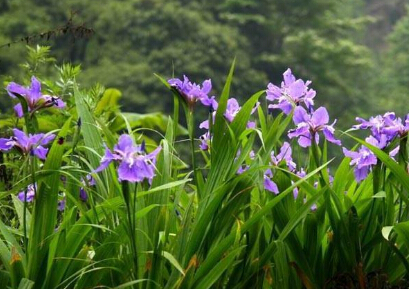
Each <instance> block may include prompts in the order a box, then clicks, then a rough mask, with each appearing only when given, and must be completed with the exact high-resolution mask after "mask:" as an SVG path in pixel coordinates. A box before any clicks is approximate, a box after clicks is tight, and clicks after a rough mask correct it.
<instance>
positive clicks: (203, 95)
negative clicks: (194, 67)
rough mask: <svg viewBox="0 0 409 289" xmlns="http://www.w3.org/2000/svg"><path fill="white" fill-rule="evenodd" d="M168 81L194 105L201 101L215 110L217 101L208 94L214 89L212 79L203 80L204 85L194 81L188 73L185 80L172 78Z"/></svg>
mask: <svg viewBox="0 0 409 289" xmlns="http://www.w3.org/2000/svg"><path fill="white" fill-rule="evenodd" d="M168 83H169V84H170V85H171V86H172V87H174V88H176V90H177V91H178V92H179V93H180V95H181V96H182V97H183V98H184V99H185V100H186V102H187V103H188V104H189V107H192V106H193V105H194V104H195V103H196V102H197V101H201V102H202V104H203V105H205V106H208V107H210V108H212V109H213V110H215V108H217V102H216V100H215V99H214V96H213V97H210V98H209V96H208V94H209V93H210V91H211V90H212V81H211V80H210V79H208V80H205V81H203V83H202V86H200V85H199V84H196V83H193V82H191V81H190V80H189V78H188V77H187V76H186V75H183V81H182V80H181V79H179V78H172V79H169V80H168Z"/></svg>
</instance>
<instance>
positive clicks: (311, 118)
mask: <svg viewBox="0 0 409 289" xmlns="http://www.w3.org/2000/svg"><path fill="white" fill-rule="evenodd" d="M293 120H294V123H295V124H296V125H297V128H295V129H292V130H290V131H289V132H288V137H289V138H294V137H298V143H299V145H300V146H302V147H309V146H311V139H312V138H313V137H314V138H315V142H316V143H317V144H318V143H319V135H318V132H319V131H322V132H323V134H324V137H325V138H326V140H327V141H329V142H332V143H334V144H336V145H341V141H339V140H337V139H336V138H335V137H334V131H335V130H334V124H335V123H336V120H335V121H334V122H333V123H332V124H331V125H328V122H329V116H328V112H327V110H326V109H325V107H322V106H321V107H320V108H318V109H317V110H316V111H314V112H313V113H312V114H308V113H307V111H306V110H305V109H304V108H303V107H301V106H297V107H296V108H295V110H294V117H293Z"/></svg>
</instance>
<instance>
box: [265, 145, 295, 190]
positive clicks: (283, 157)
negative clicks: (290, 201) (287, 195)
mask: <svg viewBox="0 0 409 289" xmlns="http://www.w3.org/2000/svg"><path fill="white" fill-rule="evenodd" d="M291 155H292V150H291V146H290V144H289V143H288V142H284V143H283V145H282V146H281V148H280V153H279V154H278V155H274V151H273V152H271V162H270V165H274V166H278V165H279V164H280V163H281V162H283V161H284V162H285V163H286V165H287V167H288V169H289V170H290V171H295V168H296V164H295V163H294V161H293V158H292V156H291ZM272 178H273V172H272V171H271V169H268V170H266V171H265V173H264V188H265V189H266V190H267V191H270V192H272V193H274V194H276V195H277V194H279V191H278V187H277V184H276V183H275V182H274V181H273V180H272ZM297 193H298V191H297ZM294 198H296V196H295V195H294Z"/></svg>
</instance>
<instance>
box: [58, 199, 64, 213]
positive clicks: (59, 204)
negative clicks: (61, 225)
mask: <svg viewBox="0 0 409 289" xmlns="http://www.w3.org/2000/svg"><path fill="white" fill-rule="evenodd" d="M57 210H58V211H60V212H62V211H64V210H65V197H64V198H63V199H61V200H59V201H58V205H57Z"/></svg>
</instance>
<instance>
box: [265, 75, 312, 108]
mask: <svg viewBox="0 0 409 289" xmlns="http://www.w3.org/2000/svg"><path fill="white" fill-rule="evenodd" d="M283 76H284V81H283V82H281V87H278V86H276V85H274V84H272V83H269V84H268V86H267V91H266V92H267V100H270V101H277V103H275V104H270V105H269V106H268V108H269V109H275V108H278V109H281V110H282V111H283V112H284V113H285V114H290V112H291V110H292V109H293V107H295V106H298V105H299V104H301V103H304V105H305V106H306V107H307V109H308V110H309V109H310V108H312V106H313V105H314V97H315V95H316V92H315V90H313V89H310V88H308V86H309V85H310V84H311V81H309V80H308V81H306V82H304V81H303V80H301V79H298V80H297V79H296V78H295V76H294V75H293V74H292V72H291V69H289V68H288V69H287V70H286V71H285V72H284V74H283Z"/></svg>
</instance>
